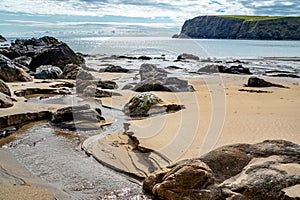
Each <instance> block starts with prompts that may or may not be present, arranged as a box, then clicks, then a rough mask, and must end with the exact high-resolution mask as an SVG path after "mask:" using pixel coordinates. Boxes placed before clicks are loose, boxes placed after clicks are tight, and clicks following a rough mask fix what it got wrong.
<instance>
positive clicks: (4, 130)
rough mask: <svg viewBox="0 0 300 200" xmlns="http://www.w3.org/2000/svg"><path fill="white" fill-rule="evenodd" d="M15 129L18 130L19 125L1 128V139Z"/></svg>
mask: <svg viewBox="0 0 300 200" xmlns="http://www.w3.org/2000/svg"><path fill="white" fill-rule="evenodd" d="M15 131H17V127H9V128H6V129H2V130H0V139H1V138H5V137H7V136H9V135H11V134H12V133H14V132H15Z"/></svg>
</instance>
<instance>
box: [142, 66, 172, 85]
mask: <svg viewBox="0 0 300 200" xmlns="http://www.w3.org/2000/svg"><path fill="white" fill-rule="evenodd" d="M139 74H140V77H141V81H144V80H146V79H159V80H163V79H165V78H166V77H167V74H168V72H167V71H166V70H164V69H161V68H158V67H157V66H156V65H154V64H147V63H144V64H142V65H141V67H140V70H139Z"/></svg>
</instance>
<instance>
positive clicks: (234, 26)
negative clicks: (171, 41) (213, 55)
mask: <svg viewBox="0 0 300 200" xmlns="http://www.w3.org/2000/svg"><path fill="white" fill-rule="evenodd" d="M173 37H175V38H176V37H179V38H186V37H188V38H208V39H258V40H300V17H266V16H199V17H196V18H194V19H190V20H187V21H185V23H184V25H183V26H182V29H181V33H180V34H179V35H174V36H173Z"/></svg>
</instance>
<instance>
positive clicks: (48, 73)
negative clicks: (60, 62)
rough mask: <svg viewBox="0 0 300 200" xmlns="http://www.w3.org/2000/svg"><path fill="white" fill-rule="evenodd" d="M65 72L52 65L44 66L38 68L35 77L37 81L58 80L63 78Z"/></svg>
mask: <svg viewBox="0 0 300 200" xmlns="http://www.w3.org/2000/svg"><path fill="white" fill-rule="evenodd" d="M62 74H63V72H62V70H61V69H60V68H59V67H56V66H52V65H42V66H40V67H38V68H36V72H35V74H34V77H35V78H36V79H58V78H61V76H62Z"/></svg>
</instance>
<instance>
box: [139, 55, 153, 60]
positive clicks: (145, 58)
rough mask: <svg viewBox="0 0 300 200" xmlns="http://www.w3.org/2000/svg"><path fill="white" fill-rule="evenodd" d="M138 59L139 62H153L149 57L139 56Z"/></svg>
mask: <svg viewBox="0 0 300 200" xmlns="http://www.w3.org/2000/svg"><path fill="white" fill-rule="evenodd" d="M138 59H139V60H151V59H152V58H151V57H149V56H139V57H138Z"/></svg>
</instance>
